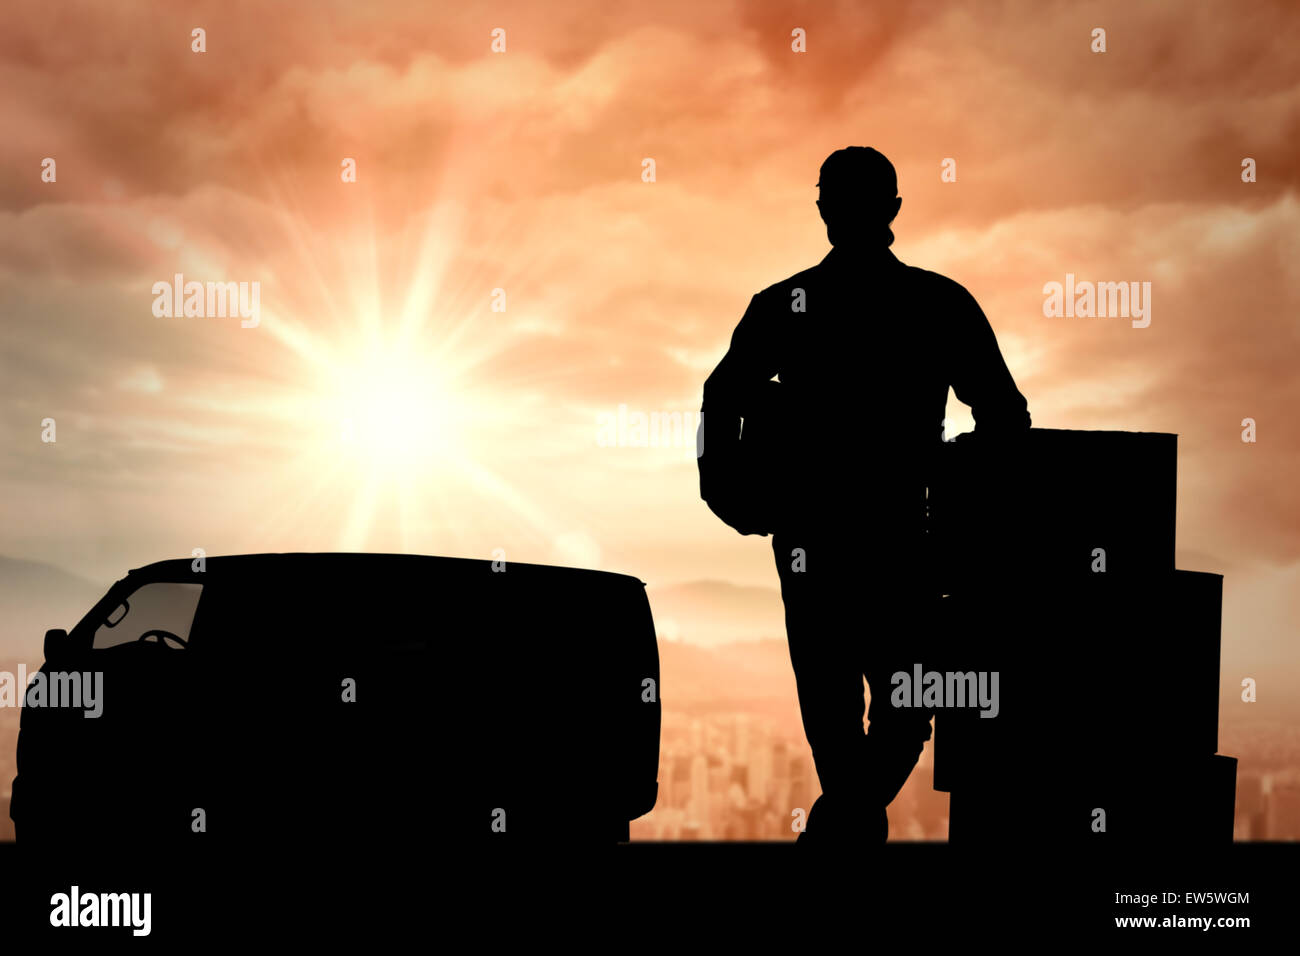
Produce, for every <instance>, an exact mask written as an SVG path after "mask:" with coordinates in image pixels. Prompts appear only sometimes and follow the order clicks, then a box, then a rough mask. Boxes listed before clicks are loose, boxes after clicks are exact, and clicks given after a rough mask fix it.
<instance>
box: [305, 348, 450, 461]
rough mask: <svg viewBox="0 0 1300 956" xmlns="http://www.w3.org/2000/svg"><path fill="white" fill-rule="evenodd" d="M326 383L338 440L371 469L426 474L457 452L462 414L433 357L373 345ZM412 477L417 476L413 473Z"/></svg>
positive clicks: (336, 372) (337, 370) (331, 415)
mask: <svg viewBox="0 0 1300 956" xmlns="http://www.w3.org/2000/svg"><path fill="white" fill-rule="evenodd" d="M353 360H354V361H355V363H356V364H355V366H354V367H348V366H346V365H345V366H344V367H342V368H336V371H335V374H336V375H337V380H336V381H333V382H329V383H326V388H327V391H328V394H329V395H330V400H329V406H330V417H331V418H332V419H334V420H336V421H337V422H338V426H339V440H340V441H341V442H342V444H343V446H344V448H345V449H349V448H350V449H351V450H352V451H353V452H354V453H355V454H357V455H360V456H362V457H363V458H364V460H365V462H366V463H367V464H368V465H369V466H370V467H372V468H374V469H376V470H378V471H381V472H389V471H392V470H396V469H401V470H404V471H408V472H410V471H415V472H418V473H422V474H423V473H427V472H429V471H434V470H440V469H441V468H443V467H445V466H447V465H448V464H453V462H451V461H449V460H448V459H449V458H452V457H454V456H458V455H460V454H461V453H462V451H463V449H462V447H461V444H460V435H459V428H460V424H461V422H460V415H459V414H458V409H457V405H456V401H455V398H454V395H452V394H449V393H448V391H447V390H446V389H445V387H444V383H442V382H440V381H439V377H438V368H437V366H436V364H434V361H433V359H432V358H431V357H429V356H421V355H419V354H418V353H412V352H411V351H410V350H409V349H405V348H399V347H393V346H372V347H371V348H370V349H369V350H368V351H367V352H366V353H364V354H361V355H357V356H355V358H354V359H353ZM412 477H416V476H415V475H412Z"/></svg>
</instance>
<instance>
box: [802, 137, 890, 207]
mask: <svg viewBox="0 0 1300 956" xmlns="http://www.w3.org/2000/svg"><path fill="white" fill-rule="evenodd" d="M817 185H818V186H819V187H820V188H822V189H833V190H835V191H836V192H844V193H855V194H857V195H860V196H863V197H865V198H872V199H877V198H883V199H893V198H894V197H895V196H897V195H898V174H897V173H896V172H895V171H894V164H893V163H891V162H890V161H889V160H888V159H886V158H885V154H884V153H881V152H878V151H877V150H874V149H872V148H871V147H870V146H846V147H845V148H844V149H837V150H836V151H835V152H833V153H831V154H830V155H829V156H827V157H826V162H824V163H822V168H821V171H820V176H819V177H818V180H817Z"/></svg>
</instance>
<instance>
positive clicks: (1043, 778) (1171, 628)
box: [920, 429, 1236, 844]
mask: <svg viewBox="0 0 1300 956" xmlns="http://www.w3.org/2000/svg"><path fill="white" fill-rule="evenodd" d="M1176 486H1177V436H1175V435H1167V434H1152V433H1131V432H1087V431H1059V430H1051V429H1033V430H1032V431H1031V432H1030V433H1029V435H1028V437H1027V438H1026V439H1024V440H1022V441H1019V442H1015V443H1011V444H1007V443H1003V444H998V443H991V442H987V441H985V440H983V439H981V438H973V437H971V438H962V439H959V440H958V441H957V442H954V443H951V444H948V445H945V446H944V448H943V449H942V456H941V464H940V467H939V469H938V470H937V473H936V477H935V479H934V480H933V482H932V487H931V490H930V534H931V537H932V544H933V545H934V547H933V548H932V553H933V554H934V555H935V558H936V562H937V571H938V578H939V580H940V581H941V583H942V586H943V587H942V589H943V591H944V593H945V595H946V596H945V597H944V598H943V599H942V600H941V601H940V602H939V611H938V620H937V621H936V622H935V623H936V626H935V628H934V631H933V634H932V638H931V639H932V641H933V643H931V644H930V645H929V646H928V654H929V655H930V656H929V658H928V659H927V658H926V657H924V656H923V657H922V658H921V661H920V662H921V663H922V664H923V665H924V670H925V671H931V670H934V671H936V672H939V673H945V674H946V673H948V672H952V673H957V674H965V673H970V672H976V673H977V674H978V673H979V672H985V673H986V674H990V675H991V674H992V673H994V672H996V673H997V674H998V683H997V701H996V705H997V716H995V717H981V716H980V709H979V707H977V706H976V707H972V706H969V704H970V702H969V701H967V704H968V706H964V707H954V706H951V705H952V704H953V703H954V701H953V700H951V699H949V700H945V704H946V705H948V706H946V707H945V709H942V710H939V711H938V712H937V713H936V720H935V739H934V746H935V788H936V789H938V790H947V791H949V792H950V793H951V795H952V796H951V807H950V839H951V840H953V841H954V842H963V841H1002V840H1011V841H1037V840H1039V839H1042V838H1047V839H1052V840H1061V841H1070V842H1076V841H1084V842H1087V841H1092V842H1093V843H1094V844H1100V843H1102V842H1107V843H1110V844H1114V843H1117V842H1122V843H1129V844H1133V843H1143V842H1151V841H1164V842H1173V843H1199V842H1221V841H1231V839H1232V825H1233V809H1234V796H1235V791H1236V760H1235V758H1232V757H1224V756H1219V755H1218V754H1217V751H1218V699H1219V636H1220V635H1219V629H1220V612H1221V603H1222V586H1223V579H1222V577H1221V576H1220V575H1217V574H1202V573H1197V572H1192V571H1180V570H1177V569H1176V568H1175V567H1174V531H1175V495H1176ZM1103 569H1104V570H1103ZM954 686H955V684H954ZM987 686H989V687H990V688H991V686H992V685H991V684H988V685H987ZM985 709H987V710H990V711H991V708H985ZM1103 827H1104V829H1103Z"/></svg>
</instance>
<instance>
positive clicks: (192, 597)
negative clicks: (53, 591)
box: [92, 581, 203, 650]
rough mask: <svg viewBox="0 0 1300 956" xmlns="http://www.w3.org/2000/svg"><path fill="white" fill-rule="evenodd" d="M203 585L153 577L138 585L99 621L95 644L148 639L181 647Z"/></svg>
mask: <svg viewBox="0 0 1300 956" xmlns="http://www.w3.org/2000/svg"><path fill="white" fill-rule="evenodd" d="M202 593H203V585H201V584H189V583H181V582H173V581H154V582H152V583H149V584H143V585H141V586H140V587H138V588H136V589H135V590H134V591H132V592H131V593H130V594H129V595H127V596H126V597H124V598H123V599H122V600H121V601H119V602H117V603H116V604H113V605H112V606H111V607H109V609H108V612H107V614H106V615H105V616H104V617H103V618H102V619H101V620H100V621H98V622H96V624H97V627H96V630H95V639H94V643H93V644H92V647H93V648H94V649H96V650H99V649H102V648H105V647H114V646H116V645H118V644H128V643H134V642H135V641H140V640H143V641H149V642H157V643H159V644H163V645H165V646H166V647H170V648H172V649H174V650H182V649H184V648H185V647H186V646H187V645H188V644H189V640H190V629H191V628H192V627H193V625H194V612H195V611H196V610H197V609H198V606H199V597H200V596H201V594H202Z"/></svg>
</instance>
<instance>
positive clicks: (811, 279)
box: [755, 262, 824, 301]
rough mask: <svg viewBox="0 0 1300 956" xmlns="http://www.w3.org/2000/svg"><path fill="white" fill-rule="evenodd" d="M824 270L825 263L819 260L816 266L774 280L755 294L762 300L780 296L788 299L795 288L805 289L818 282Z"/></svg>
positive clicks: (782, 298)
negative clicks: (776, 280)
mask: <svg viewBox="0 0 1300 956" xmlns="http://www.w3.org/2000/svg"><path fill="white" fill-rule="evenodd" d="M823 271H824V263H820V262H819V263H818V264H817V265H815V266H810V267H808V268H807V269H803V270H801V271H799V272H796V273H795V274H794V275H792V276H787V277H786V278H784V279H782V280H781V281H780V282H773V283H772V284H771V285H770V286H768V287H767V288H765V289H761V290H759V291H758V293H757V294H756V295H755V298H757V299H760V300H770V299H778V298H779V299H781V300H783V301H784V300H788V299H789V298H790V296H791V295H792V294H793V293H794V290H795V289H805V288H807V287H808V286H809V285H811V284H813V283H815V282H817V280H818V279H819V278H820V277H821V275H822V274H823Z"/></svg>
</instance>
